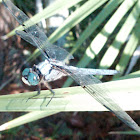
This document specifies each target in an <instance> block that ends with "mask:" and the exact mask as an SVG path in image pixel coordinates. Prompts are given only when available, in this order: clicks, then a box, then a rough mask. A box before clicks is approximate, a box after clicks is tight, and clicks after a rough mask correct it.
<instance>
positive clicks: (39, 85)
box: [26, 84, 41, 102]
mask: <svg viewBox="0 0 140 140" xmlns="http://www.w3.org/2000/svg"><path fill="white" fill-rule="evenodd" d="M40 90H41V84H38V86H37V94H36V95H34V96H32V97H29V98H28V99H27V101H26V102H28V100H30V99H33V98H34V97H36V96H38V95H39V94H40Z"/></svg>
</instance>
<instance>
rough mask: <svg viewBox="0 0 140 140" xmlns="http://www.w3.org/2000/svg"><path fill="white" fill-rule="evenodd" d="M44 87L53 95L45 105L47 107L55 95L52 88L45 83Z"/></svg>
mask: <svg viewBox="0 0 140 140" xmlns="http://www.w3.org/2000/svg"><path fill="white" fill-rule="evenodd" d="M45 86H46V87H47V88H48V89H49V90H50V92H51V93H52V94H53V95H52V97H51V99H50V101H49V102H48V103H47V105H46V106H48V105H49V103H50V102H51V101H52V99H53V97H54V95H55V92H54V91H53V90H52V88H51V86H50V85H49V84H48V83H47V82H46V83H45Z"/></svg>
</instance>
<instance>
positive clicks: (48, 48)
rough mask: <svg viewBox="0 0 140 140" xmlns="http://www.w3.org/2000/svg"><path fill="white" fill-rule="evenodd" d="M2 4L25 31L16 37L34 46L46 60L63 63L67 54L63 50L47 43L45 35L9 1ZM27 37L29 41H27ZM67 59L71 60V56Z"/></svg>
mask: <svg viewBox="0 0 140 140" xmlns="http://www.w3.org/2000/svg"><path fill="white" fill-rule="evenodd" d="M3 4H4V5H5V7H6V8H7V9H8V10H9V11H10V13H11V14H12V15H13V16H14V17H15V19H16V20H17V21H18V22H19V24H20V25H22V26H23V28H24V30H25V32H17V34H18V35H20V36H21V37H22V38H23V39H25V40H26V41H28V42H29V43H31V44H34V45H35V46H36V47H37V48H38V49H39V50H40V51H41V52H42V54H43V55H44V56H45V57H46V58H48V57H49V58H52V59H56V60H59V61H63V60H64V59H65V58H66V56H67V55H68V54H69V53H68V52H67V51H66V50H65V49H63V48H60V47H58V46H55V45H52V44H51V43H49V41H48V39H47V36H46V35H45V33H44V32H43V31H41V29H40V28H39V27H38V26H37V25H34V23H33V22H32V21H31V20H30V21H29V18H28V16H27V15H26V14H24V13H23V12H22V11H21V10H20V9H18V8H17V7H16V6H15V5H14V4H13V3H12V2H11V1H10V0H6V1H3ZM27 37H29V38H30V39H27ZM33 42H34V43H33ZM69 59H73V56H72V55H71V56H70V57H69Z"/></svg>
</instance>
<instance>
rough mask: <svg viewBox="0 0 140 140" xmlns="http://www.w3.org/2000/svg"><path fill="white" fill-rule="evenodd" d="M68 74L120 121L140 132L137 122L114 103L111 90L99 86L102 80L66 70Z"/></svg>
mask: <svg viewBox="0 0 140 140" xmlns="http://www.w3.org/2000/svg"><path fill="white" fill-rule="evenodd" d="M65 71H66V72H67V73H69V75H70V76H71V77H72V78H73V79H74V80H75V81H76V82H77V83H78V84H79V85H81V86H82V87H83V88H84V90H86V91H87V92H88V93H89V94H90V95H91V96H92V97H93V98H94V99H96V100H97V101H98V102H99V103H101V104H102V105H103V106H104V107H106V108H107V109H108V110H110V111H111V112H113V113H114V114H115V115H116V116H117V117H118V118H119V119H120V120H122V121H123V122H124V123H125V124H127V125H128V126H129V127H131V128H133V129H134V130H136V131H138V132H140V127H139V126H138V125H137V124H136V123H135V121H134V120H133V119H132V118H131V117H130V116H129V115H128V114H127V113H126V112H125V111H123V110H122V109H121V107H120V106H119V105H117V103H115V101H113V100H112V99H111V98H110V97H109V96H108V95H107V93H109V90H108V89H107V88H106V87H105V86H103V85H102V86H101V85H100V86H99V85H98V83H101V81H100V80H98V79H97V78H95V77H94V76H91V75H84V74H74V73H75V72H74V71H73V70H72V69H65Z"/></svg>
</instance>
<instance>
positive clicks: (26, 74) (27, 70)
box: [22, 68, 30, 77]
mask: <svg viewBox="0 0 140 140" xmlns="http://www.w3.org/2000/svg"><path fill="white" fill-rule="evenodd" d="M29 72H30V68H25V69H24V70H23V72H22V76H23V77H26V76H28V74H29Z"/></svg>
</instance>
